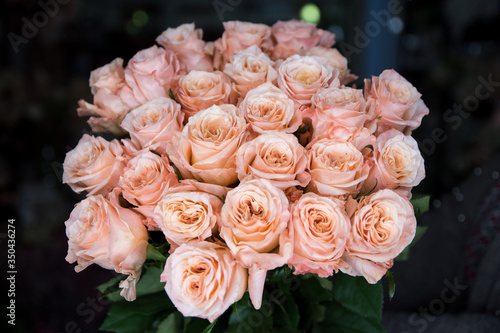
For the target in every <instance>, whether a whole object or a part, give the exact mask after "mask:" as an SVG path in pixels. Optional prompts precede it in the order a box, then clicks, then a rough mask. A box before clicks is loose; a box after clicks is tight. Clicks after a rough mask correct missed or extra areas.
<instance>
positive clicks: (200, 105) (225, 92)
mask: <svg viewBox="0 0 500 333" xmlns="http://www.w3.org/2000/svg"><path fill="white" fill-rule="evenodd" d="M173 91H174V94H175V97H176V99H177V100H178V101H179V103H181V105H182V111H183V112H184V113H185V114H186V115H187V116H188V117H191V116H194V115H195V114H196V113H197V112H199V111H201V110H205V109H207V108H209V107H211V106H212V105H221V104H235V103H236V100H237V94H236V92H235V91H234V90H233V89H232V87H231V79H230V78H229V77H228V76H227V75H226V74H224V73H223V72H219V71H217V72H212V73H211V72H203V71H191V72H189V74H187V75H184V76H182V77H181V78H180V79H179V84H178V86H176V87H175V88H174V89H173Z"/></svg>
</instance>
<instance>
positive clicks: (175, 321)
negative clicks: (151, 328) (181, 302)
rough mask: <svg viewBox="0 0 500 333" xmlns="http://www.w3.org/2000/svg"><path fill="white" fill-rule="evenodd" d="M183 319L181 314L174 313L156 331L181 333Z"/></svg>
mask: <svg viewBox="0 0 500 333" xmlns="http://www.w3.org/2000/svg"><path fill="white" fill-rule="evenodd" d="M182 321H183V317H182V315H181V314H180V312H177V311H175V312H172V313H171V314H169V315H168V317H167V318H165V319H164V320H163V321H162V322H161V323H160V324H159V325H158V328H157V329H156V333H181V332H182Z"/></svg>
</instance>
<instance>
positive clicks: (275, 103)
mask: <svg viewBox="0 0 500 333" xmlns="http://www.w3.org/2000/svg"><path fill="white" fill-rule="evenodd" d="M239 107H240V109H241V111H242V112H243V115H244V116H245V119H246V121H247V122H248V124H249V125H250V126H249V127H250V129H251V130H252V132H254V133H264V132H266V131H280V132H285V133H293V132H295V131H296V130H297V129H298V128H299V126H300V125H301V124H302V115H301V113H300V112H299V111H298V110H297V107H296V106H295V104H294V102H293V100H292V99H290V98H289V97H288V96H287V95H286V94H285V93H284V92H283V91H281V90H280V89H279V88H278V87H276V86H274V85H273V84H271V83H269V82H267V83H264V84H262V85H260V86H258V87H256V88H254V89H252V90H250V91H249V92H248V94H247V95H246V96H245V99H244V100H243V101H242V102H241V103H240V106H239Z"/></svg>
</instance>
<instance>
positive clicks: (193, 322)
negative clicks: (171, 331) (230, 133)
mask: <svg viewBox="0 0 500 333" xmlns="http://www.w3.org/2000/svg"><path fill="white" fill-rule="evenodd" d="M209 324H210V322H209V321H208V320H206V319H201V318H196V317H186V318H184V330H183V332H184V333H191V332H203V330H204V329H205V328H206V327H207V325H209Z"/></svg>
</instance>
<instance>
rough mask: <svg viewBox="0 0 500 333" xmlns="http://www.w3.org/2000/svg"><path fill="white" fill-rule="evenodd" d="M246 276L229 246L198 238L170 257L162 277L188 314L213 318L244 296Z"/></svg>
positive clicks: (172, 297)
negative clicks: (198, 240) (228, 248)
mask: <svg viewBox="0 0 500 333" xmlns="http://www.w3.org/2000/svg"><path fill="white" fill-rule="evenodd" d="M247 276H248V273H247V270H246V269H245V268H243V266H241V265H240V264H238V263H237V262H236V261H235V260H234V259H233V256H232V255H231V253H230V252H229V251H228V250H227V248H226V247H223V246H221V245H219V244H214V243H209V242H197V243H190V244H182V245H181V246H180V247H179V248H178V249H177V250H175V252H174V253H173V254H171V255H170V256H169V257H168V259H167V262H166V264H165V269H164V270H163V273H162V274H161V281H162V282H166V284H165V291H166V292H167V295H168V297H169V298H170V300H171V301H172V303H174V305H175V307H176V308H177V310H179V311H180V312H181V313H182V314H183V315H184V316H185V317H193V316H196V317H200V318H206V319H208V320H209V321H210V322H213V321H214V320H215V319H216V318H217V317H219V316H220V315H222V314H223V313H224V312H225V311H226V310H227V309H228V308H229V307H230V306H231V305H232V304H233V303H235V302H237V301H239V300H240V299H241V298H242V297H243V294H244V293H245V291H246V289H247Z"/></svg>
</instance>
